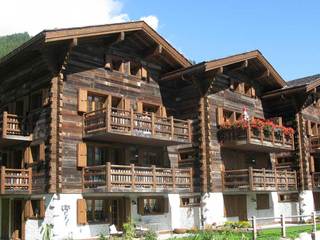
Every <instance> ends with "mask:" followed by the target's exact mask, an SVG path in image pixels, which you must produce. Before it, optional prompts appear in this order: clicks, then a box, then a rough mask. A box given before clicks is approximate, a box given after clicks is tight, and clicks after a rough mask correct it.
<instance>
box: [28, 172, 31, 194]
mask: <svg viewBox="0 0 320 240" xmlns="http://www.w3.org/2000/svg"><path fill="white" fill-rule="evenodd" d="M28 177H29V178H28V185H29V186H28V190H29V194H31V193H32V168H31V167H29V168H28Z"/></svg>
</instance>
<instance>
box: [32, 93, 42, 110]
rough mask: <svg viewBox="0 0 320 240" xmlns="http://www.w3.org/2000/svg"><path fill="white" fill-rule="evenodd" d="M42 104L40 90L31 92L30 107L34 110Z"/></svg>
mask: <svg viewBox="0 0 320 240" xmlns="http://www.w3.org/2000/svg"><path fill="white" fill-rule="evenodd" d="M41 106H42V94H41V91H40V92H36V93H33V94H32V95H31V98H30V108H31V110H35V109H38V108H41Z"/></svg>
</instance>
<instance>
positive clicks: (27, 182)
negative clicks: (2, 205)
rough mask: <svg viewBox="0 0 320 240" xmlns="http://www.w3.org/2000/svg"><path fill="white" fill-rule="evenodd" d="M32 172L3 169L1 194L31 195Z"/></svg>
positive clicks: (0, 184) (0, 182)
mask: <svg viewBox="0 0 320 240" xmlns="http://www.w3.org/2000/svg"><path fill="white" fill-rule="evenodd" d="M31 185H32V170H31V168H29V169H10V168H6V167H1V174H0V186H1V188H0V194H30V193H31V190H32V187H31Z"/></svg>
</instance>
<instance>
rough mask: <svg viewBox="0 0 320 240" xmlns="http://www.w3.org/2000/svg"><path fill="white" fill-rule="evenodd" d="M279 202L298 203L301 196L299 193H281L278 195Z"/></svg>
mask: <svg viewBox="0 0 320 240" xmlns="http://www.w3.org/2000/svg"><path fill="white" fill-rule="evenodd" d="M278 197H279V202H298V201H299V194H298V193H281V194H279V195H278Z"/></svg>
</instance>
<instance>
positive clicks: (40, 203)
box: [25, 199, 45, 219]
mask: <svg viewBox="0 0 320 240" xmlns="http://www.w3.org/2000/svg"><path fill="white" fill-rule="evenodd" d="M25 215H26V217H27V218H31V219H42V218H44V216H45V202H44V200H43V199H31V200H28V201H27V202H26V205H25Z"/></svg>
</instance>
